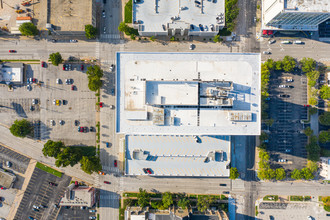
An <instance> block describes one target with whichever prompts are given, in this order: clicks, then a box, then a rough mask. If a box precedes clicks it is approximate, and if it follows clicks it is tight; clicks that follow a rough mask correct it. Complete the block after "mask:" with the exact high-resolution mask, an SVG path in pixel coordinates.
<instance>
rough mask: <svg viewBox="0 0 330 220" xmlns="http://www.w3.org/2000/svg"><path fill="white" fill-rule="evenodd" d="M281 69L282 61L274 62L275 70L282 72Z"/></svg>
mask: <svg viewBox="0 0 330 220" xmlns="http://www.w3.org/2000/svg"><path fill="white" fill-rule="evenodd" d="M282 69H283V64H282V61H281V60H279V61H276V62H275V70H278V71H280V70H282Z"/></svg>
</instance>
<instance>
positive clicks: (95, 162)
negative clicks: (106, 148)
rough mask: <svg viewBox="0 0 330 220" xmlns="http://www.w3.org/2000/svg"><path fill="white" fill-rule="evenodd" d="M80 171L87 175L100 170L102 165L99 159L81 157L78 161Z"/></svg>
mask: <svg viewBox="0 0 330 220" xmlns="http://www.w3.org/2000/svg"><path fill="white" fill-rule="evenodd" d="M80 166H81V169H82V170H83V171H84V172H85V173H88V174H92V173H93V172H97V171H100V170H102V165H101V161H100V158H99V157H96V156H90V157H87V156H83V157H82V159H81V160H80Z"/></svg>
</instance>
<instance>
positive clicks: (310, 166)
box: [306, 160, 318, 173]
mask: <svg viewBox="0 0 330 220" xmlns="http://www.w3.org/2000/svg"><path fill="white" fill-rule="evenodd" d="M306 167H307V168H308V169H310V170H311V171H312V173H314V172H316V171H317V169H318V165H317V163H316V162H314V161H311V160H308V161H307V166H306Z"/></svg>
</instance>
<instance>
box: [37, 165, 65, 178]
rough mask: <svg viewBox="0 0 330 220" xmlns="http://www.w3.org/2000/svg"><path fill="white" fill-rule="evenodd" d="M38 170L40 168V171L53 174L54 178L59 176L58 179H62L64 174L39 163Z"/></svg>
mask: <svg viewBox="0 0 330 220" xmlns="http://www.w3.org/2000/svg"><path fill="white" fill-rule="evenodd" d="M36 167H37V168H39V169H40V170H43V171H46V172H47V173H50V174H53V175H54V176H57V177H60V178H61V177H62V173H61V172H60V171H57V170H55V169H53V168H51V167H49V166H46V165H44V164H42V163H39V162H37V165H36Z"/></svg>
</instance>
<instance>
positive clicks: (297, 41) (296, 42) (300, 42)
mask: <svg viewBox="0 0 330 220" xmlns="http://www.w3.org/2000/svg"><path fill="white" fill-rule="evenodd" d="M294 43H295V44H304V42H302V41H300V40H296V41H294Z"/></svg>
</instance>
